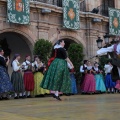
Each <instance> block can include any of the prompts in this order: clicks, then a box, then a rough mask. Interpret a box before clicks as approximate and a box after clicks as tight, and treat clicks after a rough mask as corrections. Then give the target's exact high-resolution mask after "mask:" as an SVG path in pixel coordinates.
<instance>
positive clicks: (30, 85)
mask: <svg viewBox="0 0 120 120" xmlns="http://www.w3.org/2000/svg"><path fill="white" fill-rule="evenodd" d="M23 79H24V86H25V90H26V91H33V90H34V75H33V73H32V72H31V71H27V72H24V76H23Z"/></svg>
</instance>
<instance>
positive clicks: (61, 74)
mask: <svg viewBox="0 0 120 120" xmlns="http://www.w3.org/2000/svg"><path fill="white" fill-rule="evenodd" d="M40 86H41V87H42V88H44V89H48V90H53V91H59V92H63V93H71V79H70V73H69V70H68V67H67V62H66V61H65V60H63V59H58V58H56V59H55V60H54V61H53V62H52V63H51V65H50V67H49V68H48V71H47V72H46V73H45V75H44V78H43V80H42V83H41V85H40Z"/></svg>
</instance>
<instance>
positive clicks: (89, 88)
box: [81, 62, 96, 94]
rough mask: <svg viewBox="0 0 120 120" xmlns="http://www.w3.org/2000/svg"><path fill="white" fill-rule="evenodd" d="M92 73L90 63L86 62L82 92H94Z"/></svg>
mask: <svg viewBox="0 0 120 120" xmlns="http://www.w3.org/2000/svg"><path fill="white" fill-rule="evenodd" d="M94 73H95V71H94V70H93V67H92V65H91V63H90V62H88V66H87V71H86V74H85V78H84V81H83V84H82V87H81V89H82V91H84V93H89V94H93V93H95V92H96V89H95V85H96V84H95V78H94Z"/></svg>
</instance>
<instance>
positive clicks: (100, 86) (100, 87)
mask: <svg viewBox="0 0 120 120" xmlns="http://www.w3.org/2000/svg"><path fill="white" fill-rule="evenodd" d="M95 80H96V90H97V91H101V92H106V87H105V83H104V79H103V75H102V74H96V75H95Z"/></svg>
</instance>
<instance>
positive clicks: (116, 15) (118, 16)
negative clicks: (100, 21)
mask: <svg viewBox="0 0 120 120" xmlns="http://www.w3.org/2000/svg"><path fill="white" fill-rule="evenodd" d="M109 34H111V35H120V10H118V9H113V8H109Z"/></svg>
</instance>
